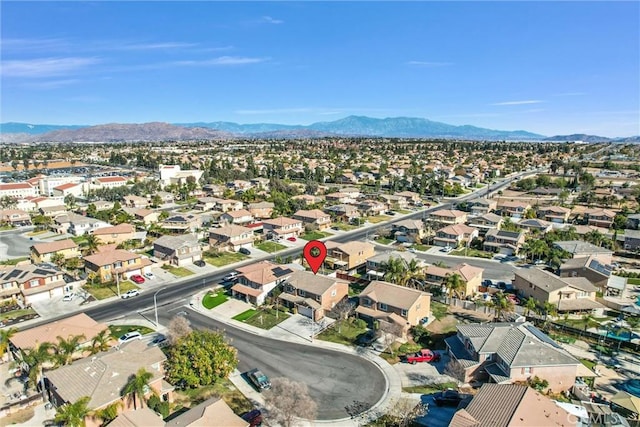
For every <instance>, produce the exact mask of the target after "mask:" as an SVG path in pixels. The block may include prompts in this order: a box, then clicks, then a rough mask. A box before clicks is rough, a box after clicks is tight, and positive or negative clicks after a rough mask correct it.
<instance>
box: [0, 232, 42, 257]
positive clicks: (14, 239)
mask: <svg viewBox="0 0 640 427" xmlns="http://www.w3.org/2000/svg"><path fill="white" fill-rule="evenodd" d="M28 230H32V228H23V227H21V228H18V229H16V230H10V231H3V232H2V233H0V259H5V258H20V257H24V256H29V253H30V251H31V249H30V248H31V245H33V243H34V242H33V241H31V240H29V238H27V237H23V236H22V233H24V232H26V231H28Z"/></svg>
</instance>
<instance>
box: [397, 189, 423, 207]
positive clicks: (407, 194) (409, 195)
mask: <svg viewBox="0 0 640 427" xmlns="http://www.w3.org/2000/svg"><path fill="white" fill-rule="evenodd" d="M395 195H396V196H400V197H404V198H405V199H407V201H408V202H409V203H411V204H412V205H419V204H421V203H422V197H420V194H418V193H414V192H413V191H401V192H399V193H395Z"/></svg>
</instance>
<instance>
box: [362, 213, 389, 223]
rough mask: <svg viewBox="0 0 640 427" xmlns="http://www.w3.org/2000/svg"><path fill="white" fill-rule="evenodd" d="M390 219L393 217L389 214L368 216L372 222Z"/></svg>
mask: <svg viewBox="0 0 640 427" xmlns="http://www.w3.org/2000/svg"><path fill="white" fill-rule="evenodd" d="M389 219H391V217H390V216H387V215H373V216H368V217H367V218H366V220H367V221H369V222H370V223H372V224H377V223H379V222H383V221H387V220H389Z"/></svg>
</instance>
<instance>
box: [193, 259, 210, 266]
mask: <svg viewBox="0 0 640 427" xmlns="http://www.w3.org/2000/svg"><path fill="white" fill-rule="evenodd" d="M193 263H194V264H195V265H197V266H198V267H204V266H205V265H207V263H206V262H204V261H203V260H201V259H198V260H195V261H193Z"/></svg>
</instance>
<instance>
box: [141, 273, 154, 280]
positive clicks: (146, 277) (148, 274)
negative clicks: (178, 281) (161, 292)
mask: <svg viewBox="0 0 640 427" xmlns="http://www.w3.org/2000/svg"><path fill="white" fill-rule="evenodd" d="M143 276H144V277H145V279H148V280H153V279H155V278H156V275H155V274H153V273H152V272H148V273H144V274H143Z"/></svg>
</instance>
